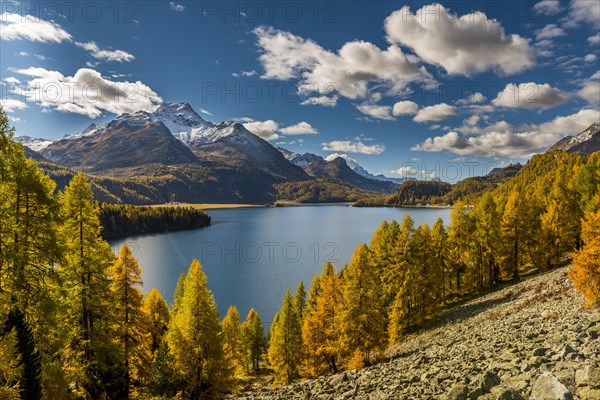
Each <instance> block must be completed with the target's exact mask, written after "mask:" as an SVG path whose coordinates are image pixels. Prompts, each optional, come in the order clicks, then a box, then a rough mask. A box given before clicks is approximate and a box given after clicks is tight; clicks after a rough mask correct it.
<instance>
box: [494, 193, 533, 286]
mask: <svg viewBox="0 0 600 400" xmlns="http://www.w3.org/2000/svg"><path fill="white" fill-rule="evenodd" d="M523 201H524V199H523V196H522V195H521V193H520V192H519V191H517V190H515V191H513V192H511V193H510V195H509V196H508V201H507V202H506V205H505V206H504V214H503V215H502V222H501V228H500V229H501V235H502V236H501V237H502V254H503V257H502V259H503V261H502V266H501V268H502V271H503V274H504V276H506V277H508V278H511V279H518V278H519V269H520V268H521V265H522V264H523V258H524V254H523V253H524V249H523V244H524V242H525V240H526V238H525V233H526V226H525V224H526V223H527V222H526V221H525V210H524V203H523Z"/></svg>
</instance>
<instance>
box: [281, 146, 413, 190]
mask: <svg viewBox="0 0 600 400" xmlns="http://www.w3.org/2000/svg"><path fill="white" fill-rule="evenodd" d="M277 150H279V151H280V152H281V153H282V154H283V155H284V156H285V158H287V159H288V160H289V161H290V162H291V163H292V164H294V165H297V166H299V167H300V168H303V169H306V168H307V167H308V166H309V165H310V164H311V163H313V162H315V161H326V162H327V161H333V160H335V159H336V158H340V159H343V160H345V161H346V164H347V165H348V167H350V169H352V170H353V171H354V172H356V173H357V174H358V175H360V176H362V177H364V178H367V179H371V180H376V181H384V182H392V183H396V184H398V185H400V184H402V183H403V182H405V181H407V180H414V178H390V177H387V176H384V175H382V174H379V175H373V174H371V173H370V172H369V171H367V170H366V169H364V168H363V167H362V166H361V165H360V164H359V163H358V162H356V160H354V159H352V158H350V157H348V156H346V155H345V154H343V155H339V154H332V155H330V156H328V157H327V158H323V157H321V156H318V155H316V154H312V153H304V154H299V153H295V152H293V151H289V150H286V149H284V148H282V147H278V148H277Z"/></svg>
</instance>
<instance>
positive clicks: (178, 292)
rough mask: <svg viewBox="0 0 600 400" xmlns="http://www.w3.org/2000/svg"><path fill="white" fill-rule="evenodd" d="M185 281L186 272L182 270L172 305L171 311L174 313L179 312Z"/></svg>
mask: <svg viewBox="0 0 600 400" xmlns="http://www.w3.org/2000/svg"><path fill="white" fill-rule="evenodd" d="M184 282H185V272H182V273H181V275H179V279H177V285H176V286H175V292H174V293H173V307H171V311H172V313H173V314H175V313H176V312H177V310H178V309H179V306H180V304H181V299H182V298H183V292H184V285H183V283H184Z"/></svg>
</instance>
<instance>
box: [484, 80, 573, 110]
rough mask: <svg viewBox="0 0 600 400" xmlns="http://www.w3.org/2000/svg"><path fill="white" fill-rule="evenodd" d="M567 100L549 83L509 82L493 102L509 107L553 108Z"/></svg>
mask: <svg viewBox="0 0 600 400" xmlns="http://www.w3.org/2000/svg"><path fill="white" fill-rule="evenodd" d="M565 101H566V99H565V97H564V96H563V95H562V94H561V93H560V91H559V90H557V89H555V88H553V87H552V86H550V85H549V84H547V83H541V84H540V83H534V82H527V83H520V84H519V85H516V84H514V83H509V84H508V85H506V87H505V88H504V89H503V90H502V91H501V92H499V93H498V96H497V97H496V99H494V100H493V101H492V102H493V103H494V104H495V105H496V106H498V107H507V108H552V107H555V106H557V105H559V104H562V103H564V102H565Z"/></svg>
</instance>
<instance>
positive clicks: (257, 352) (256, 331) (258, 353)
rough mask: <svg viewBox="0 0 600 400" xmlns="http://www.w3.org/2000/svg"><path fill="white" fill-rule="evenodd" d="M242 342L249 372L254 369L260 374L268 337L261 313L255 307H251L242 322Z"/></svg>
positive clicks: (254, 371)
mask: <svg viewBox="0 0 600 400" xmlns="http://www.w3.org/2000/svg"><path fill="white" fill-rule="evenodd" d="M242 344H243V349H244V355H245V359H246V361H245V365H246V370H247V372H248V373H250V370H252V372H253V373H254V374H259V373H260V364H261V361H262V356H263V354H264V352H265V349H266V347H267V338H266V336H265V328H264V327H263V324H262V321H261V319H260V315H259V314H258V312H257V311H256V310H255V309H254V308H251V309H250V311H249V312H248V315H247V316H246V320H245V321H244V323H243V324H242Z"/></svg>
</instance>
